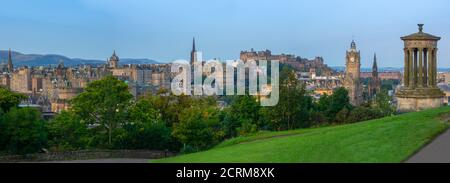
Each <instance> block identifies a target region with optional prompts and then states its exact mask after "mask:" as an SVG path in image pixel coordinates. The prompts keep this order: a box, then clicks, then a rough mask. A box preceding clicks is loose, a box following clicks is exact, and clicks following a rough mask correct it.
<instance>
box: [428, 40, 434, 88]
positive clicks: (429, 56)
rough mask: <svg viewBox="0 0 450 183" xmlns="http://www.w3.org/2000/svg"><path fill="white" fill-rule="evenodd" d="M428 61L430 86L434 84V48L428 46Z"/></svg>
mask: <svg viewBox="0 0 450 183" xmlns="http://www.w3.org/2000/svg"><path fill="white" fill-rule="evenodd" d="M427 57H428V58H427V62H428V79H427V85H428V87H430V86H433V83H432V82H433V73H432V72H433V63H432V61H433V49H432V48H428V49H427Z"/></svg>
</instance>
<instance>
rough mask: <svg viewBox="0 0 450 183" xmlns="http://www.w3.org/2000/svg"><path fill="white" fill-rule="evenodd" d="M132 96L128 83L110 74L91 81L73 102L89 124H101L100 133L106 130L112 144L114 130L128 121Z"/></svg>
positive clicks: (73, 105)
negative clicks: (127, 116)
mask: <svg viewBox="0 0 450 183" xmlns="http://www.w3.org/2000/svg"><path fill="white" fill-rule="evenodd" d="M132 98H133V96H132V95H131V94H130V92H129V91H128V86H127V84H125V83H124V82H123V81H120V80H118V79H116V78H115V77H113V76H108V77H105V78H104V79H101V80H97V81H94V82H92V83H89V85H88V86H87V87H86V89H85V91H84V92H83V93H81V94H80V95H78V96H76V97H75V98H74V99H73V100H72V101H71V102H72V108H73V111H74V112H75V113H76V114H78V115H79V116H80V117H81V119H83V120H84V121H85V122H86V123H87V124H91V125H99V127H98V128H100V129H99V133H104V132H106V133H107V134H108V138H107V139H108V140H107V142H108V145H112V140H113V139H112V138H113V137H112V132H113V131H114V129H116V128H118V127H120V126H121V125H123V123H124V122H125V121H126V115H127V110H128V105H130V102H131V99H132Z"/></svg>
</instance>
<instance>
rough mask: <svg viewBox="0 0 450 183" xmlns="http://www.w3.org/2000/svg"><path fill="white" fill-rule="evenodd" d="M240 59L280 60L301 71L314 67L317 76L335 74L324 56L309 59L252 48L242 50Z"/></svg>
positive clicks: (307, 70)
mask: <svg viewBox="0 0 450 183" xmlns="http://www.w3.org/2000/svg"><path fill="white" fill-rule="evenodd" d="M239 59H240V60H242V61H244V62H247V61H248V60H268V61H270V60H278V61H279V62H280V63H281V64H286V65H289V66H291V67H293V68H294V69H296V70H297V71H299V72H310V70H311V69H312V68H313V69H314V71H315V73H316V75H317V76H331V75H333V74H335V72H334V71H333V69H331V68H330V67H328V65H326V64H325V63H324V60H323V58H322V57H316V58H314V59H312V60H309V59H306V58H301V57H297V56H295V55H292V54H279V55H273V54H272V52H271V51H270V50H265V51H255V50H253V49H251V50H250V51H241V53H240V57H239Z"/></svg>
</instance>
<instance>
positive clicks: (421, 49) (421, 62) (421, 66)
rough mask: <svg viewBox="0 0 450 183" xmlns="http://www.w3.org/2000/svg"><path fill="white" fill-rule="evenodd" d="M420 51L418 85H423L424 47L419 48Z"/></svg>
mask: <svg viewBox="0 0 450 183" xmlns="http://www.w3.org/2000/svg"><path fill="white" fill-rule="evenodd" d="M418 52H419V80H418V81H417V82H419V84H418V86H419V87H420V88H422V87H423V48H419V49H418Z"/></svg>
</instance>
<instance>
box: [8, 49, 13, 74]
mask: <svg viewBox="0 0 450 183" xmlns="http://www.w3.org/2000/svg"><path fill="white" fill-rule="evenodd" d="M13 69H14V68H13V64H12V54H11V48H10V49H9V51H8V71H9V72H12V71H13Z"/></svg>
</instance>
